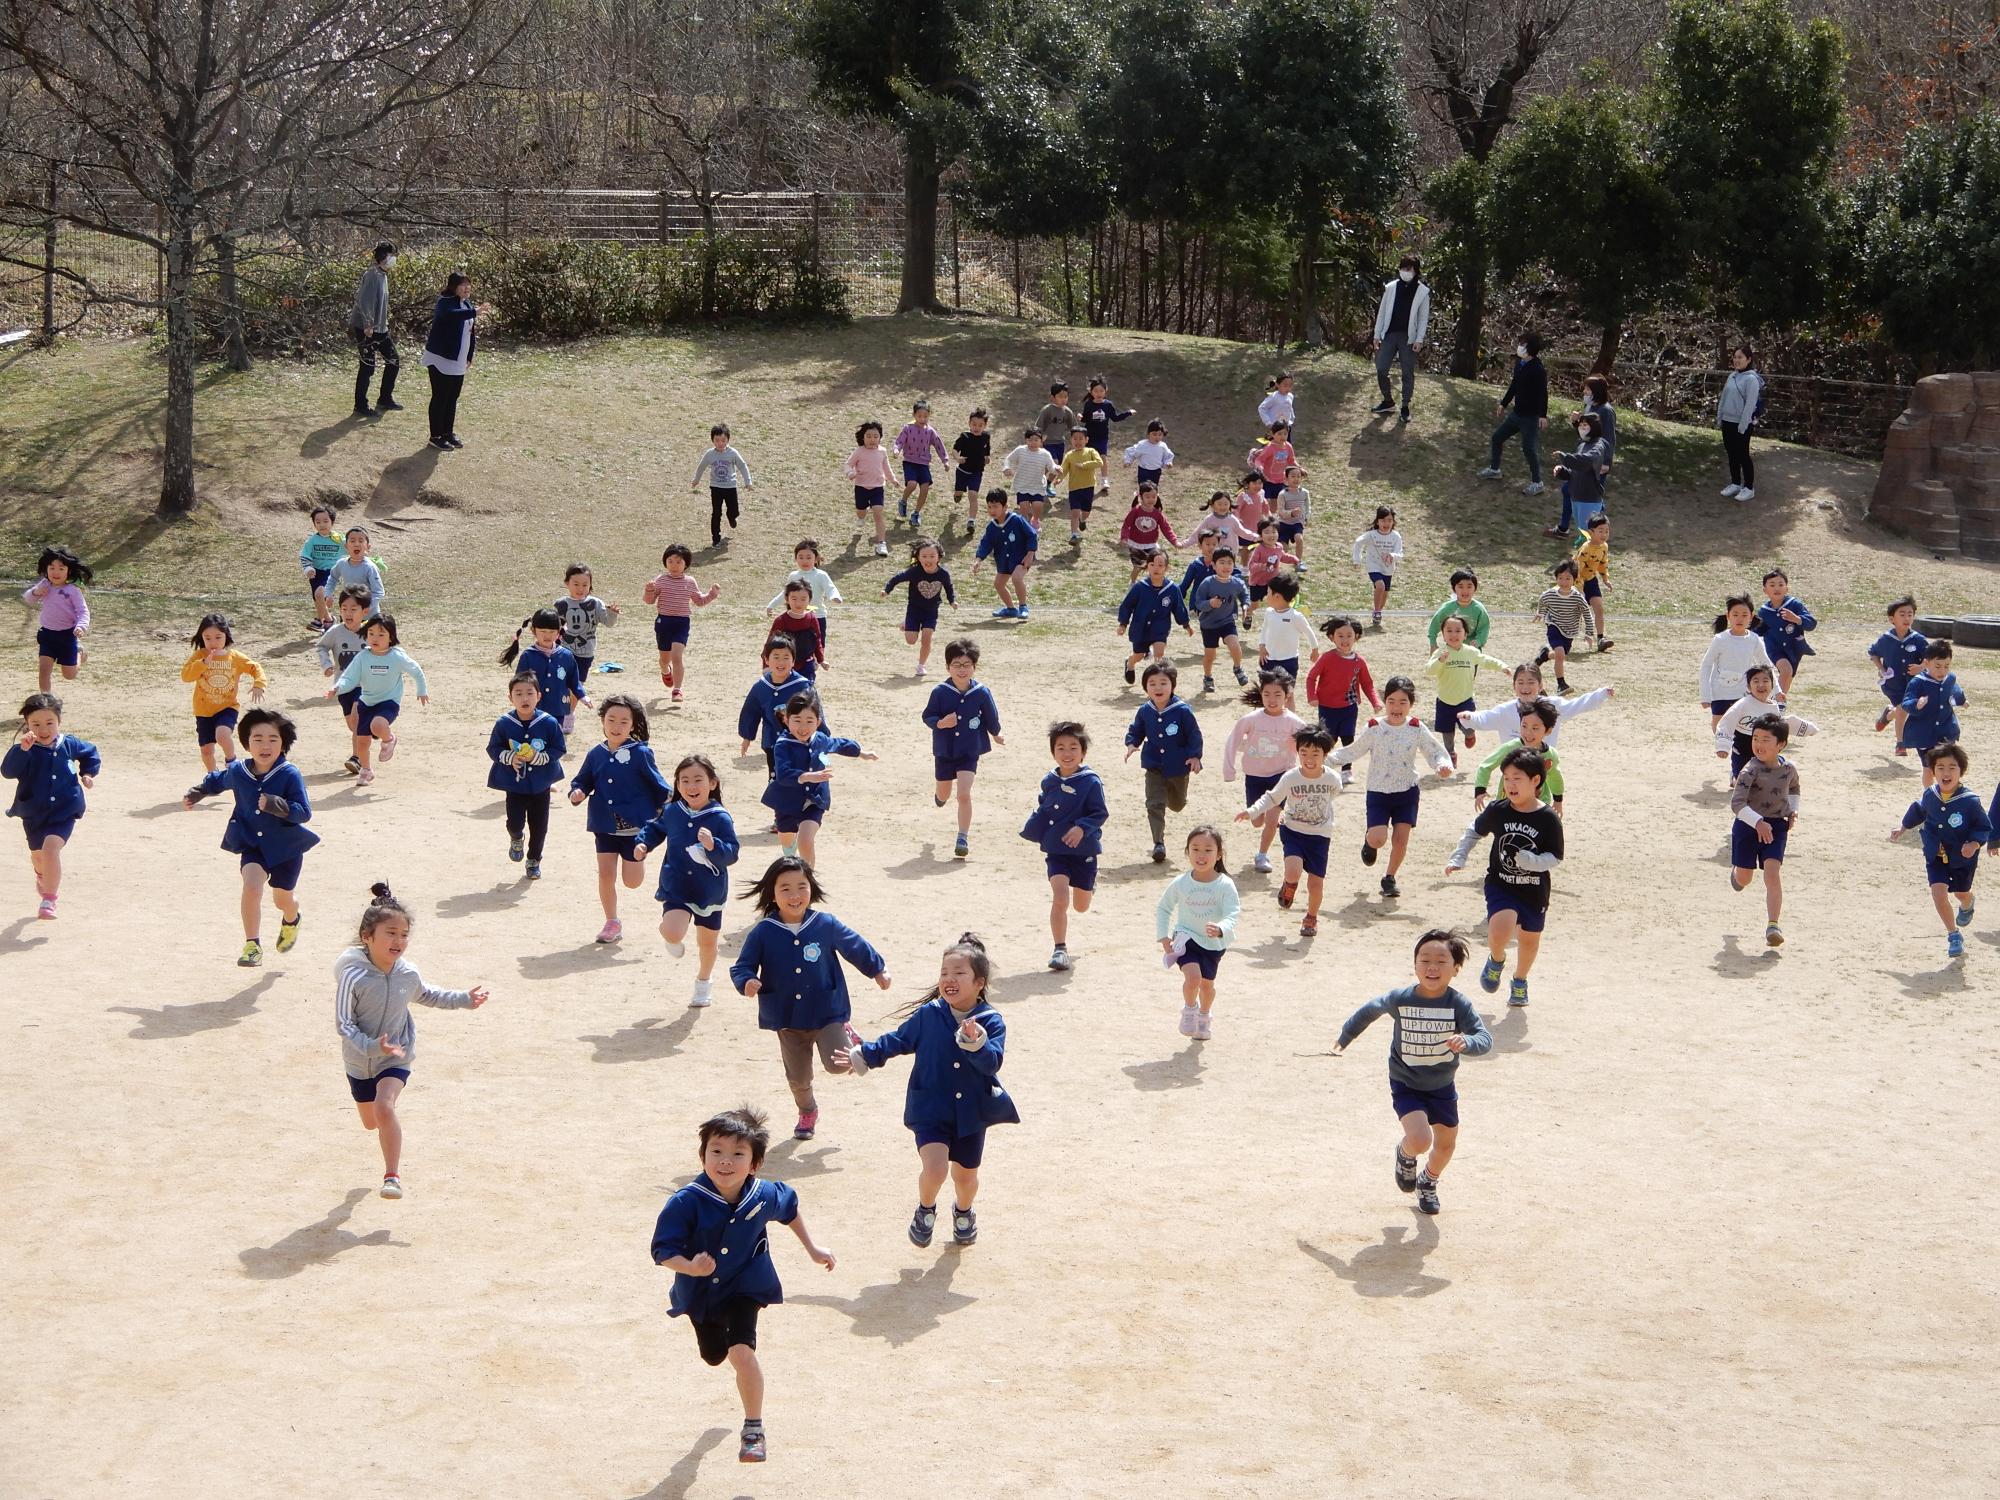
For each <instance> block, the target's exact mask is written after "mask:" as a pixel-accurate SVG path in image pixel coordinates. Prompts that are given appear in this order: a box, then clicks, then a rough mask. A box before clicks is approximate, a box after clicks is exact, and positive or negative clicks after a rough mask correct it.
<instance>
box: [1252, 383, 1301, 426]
mask: <svg viewBox="0 0 2000 1500" xmlns="http://www.w3.org/2000/svg"><path fill="white" fill-rule="evenodd" d="M1296 409H1297V408H1296V406H1295V405H1294V403H1293V400H1292V397H1291V395H1290V394H1289V393H1288V392H1285V391H1272V392H1271V393H1270V394H1269V395H1267V396H1266V397H1265V398H1264V399H1263V400H1262V401H1259V402H1258V403H1257V420H1258V421H1259V422H1261V423H1262V424H1263V426H1264V430H1265V431H1266V432H1269V431H1270V430H1271V424H1272V423H1273V422H1283V423H1284V424H1285V425H1286V426H1287V427H1289V426H1291V425H1292V423H1293V422H1294V421H1295V420H1297V419H1296V418H1295V417H1294V416H1293V415H1292V413H1293V412H1294V411H1295V410H1296Z"/></svg>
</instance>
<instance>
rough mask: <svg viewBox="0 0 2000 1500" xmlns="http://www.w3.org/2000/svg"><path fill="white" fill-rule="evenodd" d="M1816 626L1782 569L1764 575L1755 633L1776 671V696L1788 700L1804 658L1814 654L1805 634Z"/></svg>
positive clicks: (1811, 613)
mask: <svg viewBox="0 0 2000 1500" xmlns="http://www.w3.org/2000/svg"><path fill="white" fill-rule="evenodd" d="M1818 624H1819V621H1818V620H1816V619H1814V618H1813V612H1812V611H1811V610H1810V609H1808V608H1806V602H1805V600H1803V599H1801V598H1798V597H1797V596H1796V595H1794V594H1793V593H1792V581H1791V579H1789V578H1787V577H1786V576H1785V570H1784V569H1783V568H1773V569H1771V571H1770V572H1768V573H1766V574H1765V575H1764V602H1763V603H1762V604H1760V605H1758V606H1757V624H1756V630H1757V633H1758V634H1759V635H1761V636H1762V637H1764V649H1765V650H1766V651H1769V652H1770V653H1771V665H1772V666H1773V667H1774V668H1776V669H1777V673H1778V692H1779V693H1780V695H1782V696H1787V697H1789V696H1790V694H1791V691H1792V679H1793V678H1794V677H1796V676H1797V675H1798V671H1799V668H1800V666H1802V665H1803V664H1804V662H1805V659H1806V658H1807V657H1808V656H1815V655H1817V654H1818V653H1817V652H1815V651H1814V650H1813V648H1812V643H1811V642H1810V641H1808V640H1807V639H1806V632H1807V631H1809V630H1812V629H1813V628H1814V627H1816V626H1817V625H1818Z"/></svg>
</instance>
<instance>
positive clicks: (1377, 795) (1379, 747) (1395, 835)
mask: <svg viewBox="0 0 2000 1500" xmlns="http://www.w3.org/2000/svg"><path fill="white" fill-rule="evenodd" d="M1449 623H1450V624H1451V625H1452V626H1453V627H1457V626H1458V625H1459V623H1460V622H1459V621H1457V620H1452V621H1450V622H1449ZM1416 706H1417V686H1416V684H1415V683H1413V682H1411V681H1410V679H1409V678H1407V677H1391V678H1390V679H1389V680H1388V681H1387V682H1385V683H1383V684H1382V713H1383V717H1382V718H1381V719H1379V720H1378V719H1371V720H1369V721H1368V727H1367V728H1366V729H1364V730H1362V731H1361V733H1360V735H1358V736H1357V737H1356V739H1355V741H1354V743H1353V744H1352V745H1345V746H1342V747H1341V748H1340V749H1339V750H1336V751H1334V752H1333V754H1332V755H1331V756H1330V757H1329V761H1330V763H1331V764H1332V765H1335V766H1338V767H1342V768H1345V767H1347V766H1350V765H1352V764H1353V763H1354V762H1355V761H1357V760H1359V759H1360V758H1361V757H1362V756H1364V755H1365V756H1367V757H1368V799H1367V801H1368V831H1367V832H1366V833H1365V834H1363V835H1362V840H1361V863H1363V864H1364V865H1368V866H1371V867H1372V866H1373V865H1374V863H1375V860H1376V858H1377V857H1378V856H1379V855H1380V854H1381V852H1382V846H1383V845H1384V844H1387V845H1388V846H1389V868H1388V870H1387V871H1386V872H1385V873H1384V874H1383V876H1382V894H1383V895H1385V896H1388V897H1391V898H1392V899H1393V898H1394V897H1397V896H1400V895H1402V894H1403V891H1402V887H1401V886H1399V885H1398V884H1397V883H1396V872H1397V871H1398V870H1400V869H1402V867H1403V856H1404V855H1406V854H1408V853H1409V852H1410V830H1411V829H1413V828H1415V827H1416V826H1417V808H1418V806H1419V805H1420V804H1421V802H1422V798H1423V794H1422V791H1421V789H1420V787H1419V785H1418V783H1419V781H1420V779H1421V777H1422V774H1423V773H1422V772H1421V771H1420V770H1419V769H1418V767H1417V759H1418V757H1419V756H1421V757H1422V758H1423V760H1424V761H1425V763H1426V764H1428V765H1429V766H1430V768H1431V769H1432V770H1434V771H1436V772H1437V774H1438V776H1439V778H1440V779H1442V778H1444V777H1447V776H1449V775H1451V773H1452V767H1453V765H1454V764H1455V763H1454V761H1453V759H1452V754H1451V750H1450V747H1449V746H1448V745H1447V744H1446V743H1445V742H1444V741H1442V740H1440V739H1439V738H1438V737H1437V736H1436V735H1435V734H1433V733H1431V731H1430V730H1428V729H1426V728H1424V726H1423V725H1422V724H1421V723H1419V722H1418V721H1417V720H1416V718H1415V717H1413V715H1414V713H1415V710H1416ZM1328 738H1329V739H1331V738H1332V736H1330V735H1329V736H1328Z"/></svg>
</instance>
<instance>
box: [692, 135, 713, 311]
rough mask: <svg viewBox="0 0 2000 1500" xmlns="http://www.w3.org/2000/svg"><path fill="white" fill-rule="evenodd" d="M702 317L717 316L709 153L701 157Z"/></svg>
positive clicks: (704, 152)
mask: <svg viewBox="0 0 2000 1500" xmlns="http://www.w3.org/2000/svg"><path fill="white" fill-rule="evenodd" d="M700 184H701V193H700V195H699V202H698V203H697V205H696V206H697V207H698V208H700V210H701V315H702V317H703V318H712V317H714V316H715V192H714V187H713V184H712V183H711V181H710V179H709V175H708V153H707V152H706V151H703V152H702V156H701V178H700Z"/></svg>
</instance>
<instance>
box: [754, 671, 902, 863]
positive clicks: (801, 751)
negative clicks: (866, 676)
mask: <svg viewBox="0 0 2000 1500" xmlns="http://www.w3.org/2000/svg"><path fill="white" fill-rule="evenodd" d="M825 717H826V715H825V712H824V710H823V709H821V707H820V702H819V695H818V694H817V693H815V692H813V691H812V690H811V689H807V690H805V691H804V692H801V693H798V694H796V695H795V696H794V697H793V698H792V700H791V701H790V702H789V703H787V704H786V705H785V711H784V728H785V732H784V733H783V734H781V735H779V736H778V741H777V744H776V745H775V746H774V747H773V749H772V752H771V780H770V782H769V784H767V785H766V786H765V788H764V796H763V799H762V800H763V803H764V805H765V806H766V807H768V808H770V809H771V811H772V812H773V813H774V814H775V815H776V818H777V826H778V843H779V844H780V845H781V846H782V847H783V848H784V851H785V853H787V854H790V853H791V852H792V849H793V846H794V845H796V846H797V848H798V852H799V854H800V856H801V857H802V858H803V859H804V860H805V862H806V863H807V864H809V865H810V864H817V863H818V860H817V859H816V858H815V857H814V856H815V853H816V846H817V843H818V839H819V830H820V826H821V825H822V824H823V823H825V822H826V818H827V814H828V813H830V812H831V811H832V810H833V772H832V771H831V770H829V769H828V768H827V764H826V758H827V757H828V756H829V755H847V756H852V757H854V758H855V759H857V760H874V759H876V758H877V757H876V756H875V754H874V753H873V752H872V751H868V750H863V749H862V748H861V746H860V745H859V744H858V743H857V742H856V741H854V740H844V739H842V738H840V737H839V736H838V735H832V734H828V733H827V732H826V730H825V729H824V728H823V727H822V725H823V722H824V720H825Z"/></svg>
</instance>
